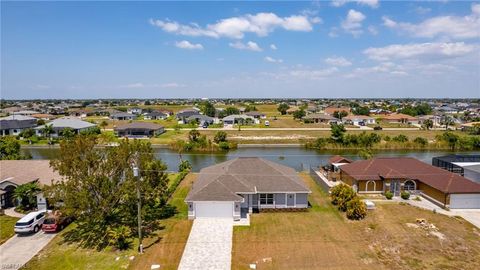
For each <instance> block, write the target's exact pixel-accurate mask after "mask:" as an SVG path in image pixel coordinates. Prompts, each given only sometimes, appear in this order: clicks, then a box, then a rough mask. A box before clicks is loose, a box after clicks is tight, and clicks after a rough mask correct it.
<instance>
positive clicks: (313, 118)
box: [303, 113, 341, 124]
mask: <svg viewBox="0 0 480 270" xmlns="http://www.w3.org/2000/svg"><path fill="white" fill-rule="evenodd" d="M303 119H304V120H306V121H308V122H312V123H324V124H332V123H339V122H341V121H340V120H339V119H337V118H335V117H333V116H331V115H329V114H324V113H311V114H307V115H306V116H305V117H304V118H303Z"/></svg>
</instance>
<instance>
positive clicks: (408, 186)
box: [403, 180, 415, 190]
mask: <svg viewBox="0 0 480 270" xmlns="http://www.w3.org/2000/svg"><path fill="white" fill-rule="evenodd" d="M403 189H405V190H415V182H413V181H412V180H407V181H405V184H404V186H403Z"/></svg>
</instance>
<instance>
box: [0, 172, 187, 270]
mask: <svg viewBox="0 0 480 270" xmlns="http://www.w3.org/2000/svg"><path fill="white" fill-rule="evenodd" d="M194 177H195V175H193V174H190V175H187V177H186V178H185V179H184V180H183V181H182V183H181V184H180V185H179V187H178V188H177V190H176V191H175V193H174V194H173V196H172V199H171V200H170V204H172V205H173V206H175V207H176V208H177V211H178V213H177V214H176V215H175V216H174V217H171V218H168V219H165V220H162V221H161V225H162V226H163V228H162V230H160V231H159V232H158V235H157V236H156V237H151V238H147V239H144V243H143V244H144V246H145V253H144V254H143V255H141V256H140V255H138V253H137V251H136V248H134V249H131V250H127V251H115V250H113V249H110V248H107V249H105V250H102V251H97V250H94V249H84V248H79V247H78V246H77V245H75V244H67V243H65V242H64V241H63V236H62V234H63V233H65V231H67V230H69V229H71V226H74V224H72V225H70V226H69V227H67V229H66V230H65V231H64V232H62V233H60V234H59V235H57V236H56V237H55V238H54V239H53V240H52V241H51V242H50V243H49V244H48V245H47V246H46V247H45V248H44V249H43V250H42V251H40V252H39V253H38V254H37V255H36V256H35V257H34V258H33V259H32V260H30V261H29V262H28V263H27V265H26V266H25V269H27V270H28V269H32V270H33V269H35V270H43V269H45V270H56V269H58V270H60V269H99V270H105V269H126V268H130V269H150V266H151V265H152V264H161V265H162V268H161V269H176V268H177V266H178V264H179V263H180V258H181V256H182V253H183V249H184V247H185V243H186V241H187V239H188V235H189V234H190V228H191V226H192V222H191V221H189V220H187V219H186V216H187V208H186V204H185V203H184V202H183V200H184V199H185V197H186V195H187V193H188V190H190V186H191V183H192V181H193V179H194ZM171 179H172V178H169V180H171ZM2 224H3V223H2ZM134 246H135V247H137V246H138V241H135V242H134ZM130 256H135V258H134V259H133V260H130Z"/></svg>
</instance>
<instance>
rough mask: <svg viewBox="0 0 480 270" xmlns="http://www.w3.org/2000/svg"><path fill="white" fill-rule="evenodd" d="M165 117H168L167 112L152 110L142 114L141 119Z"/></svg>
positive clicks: (160, 118) (161, 118)
mask: <svg viewBox="0 0 480 270" xmlns="http://www.w3.org/2000/svg"><path fill="white" fill-rule="evenodd" d="M167 117H168V115H167V114H165V113H163V112H159V111H153V112H150V113H146V114H144V115H143V119H145V120H163V119H166V118H167Z"/></svg>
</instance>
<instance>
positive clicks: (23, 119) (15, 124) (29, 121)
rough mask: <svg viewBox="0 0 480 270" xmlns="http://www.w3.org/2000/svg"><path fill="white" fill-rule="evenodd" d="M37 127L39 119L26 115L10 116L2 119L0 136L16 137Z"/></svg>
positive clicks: (0, 120)
mask: <svg viewBox="0 0 480 270" xmlns="http://www.w3.org/2000/svg"><path fill="white" fill-rule="evenodd" d="M36 126H37V119H36V118H33V117H30V116H24V115H10V116H6V117H2V118H0V135H1V136H7V135H13V136H16V135H18V134H20V133H21V132H22V131H23V130H25V129H28V128H34V127H36Z"/></svg>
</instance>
